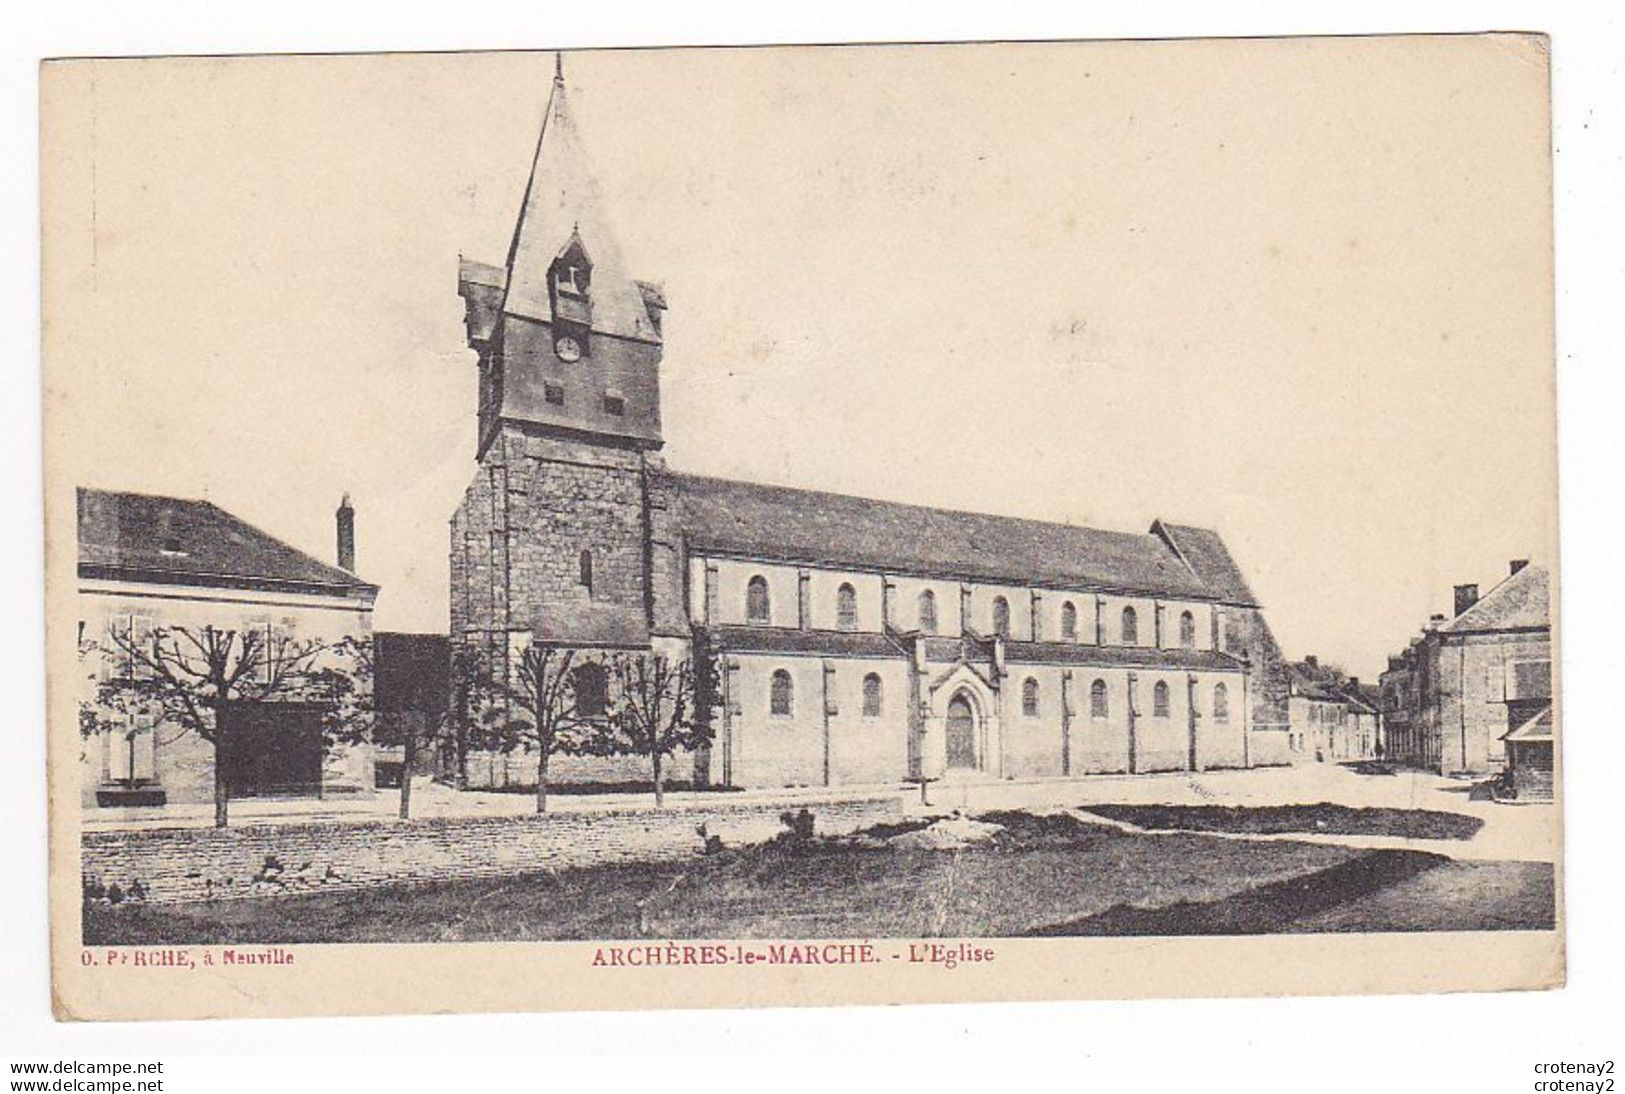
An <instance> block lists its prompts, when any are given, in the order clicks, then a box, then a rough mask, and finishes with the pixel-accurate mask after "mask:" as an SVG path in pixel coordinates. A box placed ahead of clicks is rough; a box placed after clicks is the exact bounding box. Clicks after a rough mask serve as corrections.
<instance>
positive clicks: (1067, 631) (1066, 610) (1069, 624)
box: [1061, 600, 1078, 641]
mask: <svg viewBox="0 0 1625 1094" xmlns="http://www.w3.org/2000/svg"><path fill="white" fill-rule="evenodd" d="M1061 637H1062V638H1065V639H1067V640H1069V641H1070V640H1072V639H1075V638H1077V637H1078V609H1077V608H1075V607H1073V606H1072V601H1070V600H1068V601H1067V602H1066V603H1065V604H1062V605H1061Z"/></svg>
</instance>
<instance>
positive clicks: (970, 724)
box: [946, 693, 980, 771]
mask: <svg viewBox="0 0 1625 1094" xmlns="http://www.w3.org/2000/svg"><path fill="white" fill-rule="evenodd" d="M946 743H947V752H948V757H947V760H948V770H950V771H953V770H966V769H971V770H974V769H975V768H977V767H979V766H980V765H979V764H978V763H977V762H976V712H975V711H974V710H972V709H971V705H970V700H969V699H967V698H966V697H965V695H964V694H963V693H961V694H959V695H955V696H954V697H953V699H952V700H950V701H949V703H948V718H947V727H946Z"/></svg>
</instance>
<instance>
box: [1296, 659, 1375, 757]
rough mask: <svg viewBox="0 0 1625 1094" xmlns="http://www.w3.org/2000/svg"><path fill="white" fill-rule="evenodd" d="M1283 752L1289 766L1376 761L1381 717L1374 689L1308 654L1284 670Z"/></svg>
mask: <svg viewBox="0 0 1625 1094" xmlns="http://www.w3.org/2000/svg"><path fill="white" fill-rule="evenodd" d="M1287 683H1288V692H1287V733H1288V737H1287V749H1288V753H1289V755H1288V759H1289V760H1290V761H1291V762H1292V763H1347V762H1349V761H1358V760H1370V759H1375V758H1376V757H1377V755H1378V753H1379V743H1380V741H1381V729H1380V722H1381V716H1380V712H1379V710H1378V708H1377V705H1376V702H1375V698H1374V689H1371V688H1369V687H1367V686H1366V685H1363V684H1361V683H1360V680H1359V678H1358V677H1354V676H1348V675H1346V674H1344V673H1343V672H1341V671H1340V670H1338V669H1335V668H1333V667H1332V666H1330V665H1323V664H1321V662H1320V660H1319V658H1317V657H1315V656H1314V655H1313V654H1311V655H1309V656H1307V657H1305V658H1304V659H1303V660H1302V661H1293V662H1290V663H1289V664H1288V665H1287Z"/></svg>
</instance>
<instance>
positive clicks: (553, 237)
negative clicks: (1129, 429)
mask: <svg viewBox="0 0 1625 1094" xmlns="http://www.w3.org/2000/svg"><path fill="white" fill-rule="evenodd" d="M459 293H460V295H461V296H462V298H463V300H464V302H465V307H466V326H467V337H468V344H469V346H470V348H471V349H473V350H474V352H475V354H476V355H477V371H478V378H479V380H478V386H479V397H478V403H479V410H478V422H477V430H478V441H477V460H478V467H477V469H476V471H475V474H474V477H473V481H472V482H471V483H470V485H469V487H468V489H467V491H466V493H465V495H464V498H463V500H462V503H461V504H460V505H459V506H458V508H457V511H456V514H455V515H454V517H453V518H452V521H451V536H450V541H451V543H450V546H451V551H450V556H451V557H450V568H451V606H450V607H451V642H452V646H453V648H454V650H455V649H459V648H461V649H465V650H470V651H483V652H484V654H485V655H488V656H491V657H494V658H496V659H498V660H501V659H503V658H505V657H508V658H511V657H512V656H513V655H514V653H515V652H516V651H519V650H522V649H524V648H526V647H528V646H531V645H546V646H557V647H566V648H570V649H573V650H576V651H579V653H580V655H581V657H582V659H583V660H585V661H586V662H588V664H587V665H586V666H585V667H583V668H581V669H579V670H578V671H581V672H587V673H593V674H594V678H593V680H592V681H589V682H588V683H589V684H590V685H591V686H586V687H583V688H582V689H581V690H582V691H583V693H585V694H588V695H591V696H593V697H594V698H595V701H597V700H598V699H601V697H602V688H601V686H599V682H600V681H599V676H598V675H597V674H599V673H601V672H602V670H601V669H600V668H598V667H596V665H595V664H594V662H595V661H596V660H598V659H601V658H604V657H607V656H610V655H613V654H614V653H616V652H617V651H619V652H627V651H646V650H655V651H662V652H665V653H668V654H669V655H672V656H694V657H697V658H708V659H711V660H712V662H713V663H714V664H715V665H716V667H717V676H718V679H719V683H720V689H721V695H720V696H719V699H718V702H717V704H716V709H715V718H714V722H713V726H714V730H715V736H714V739H713V741H712V744H711V746H710V747H709V748H707V749H704V750H701V751H700V752H699V753H698V754H697V755H693V756H687V757H683V758H681V760H680V763H679V764H678V765H676V766H677V770H675V771H674V772H673V776H674V778H677V779H692V780H693V781H694V782H696V783H702V784H703V783H722V784H726V785H732V786H785V785H836V784H856V783H875V782H892V781H897V780H901V779H906V778H915V779H920V778H925V779H933V778H939V777H942V776H944V775H945V774H952V775H956V776H963V777H968V778H1017V777H1036V776H1063V775H1083V774H1088V773H1096V772H1150V771H1171V770H1201V769H1205V768H1217V767H1246V766H1250V765H1255V764H1259V763H1284V762H1286V761H1287V748H1286V737H1287V734H1286V731H1285V726H1286V721H1287V719H1286V712H1285V684H1284V677H1283V673H1282V669H1281V664H1280V652H1279V649H1278V647H1277V646H1276V644H1275V640H1274V638H1273V636H1272V635H1271V634H1270V630H1269V627H1268V624H1267V623H1266V622H1265V620H1264V616H1263V613H1262V609H1261V606H1260V604H1259V602H1258V600H1257V598H1256V597H1255V596H1254V594H1253V592H1252V590H1251V588H1250V587H1249V585H1248V583H1247V581H1246V579H1245V578H1244V576H1243V573H1242V570H1241V568H1240V566H1239V565H1238V564H1237V562H1236V560H1235V559H1234V558H1233V557H1232V555H1231V553H1230V551H1229V549H1228V547H1227V546H1226V544H1225V542H1224V540H1223V539H1222V538H1221V537H1220V536H1219V535H1218V534H1217V533H1216V532H1214V531H1211V530H1208V529H1203V528H1195V527H1189V526H1186V525H1181V524H1175V523H1171V522H1164V521H1156V522H1154V523H1153V524H1152V525H1151V526H1150V528H1149V529H1147V530H1146V531H1144V532H1121V531H1105V530H1098V529H1093V528H1084V527H1076V526H1070V525H1064V524H1054V523H1045V522H1041V521H1034V520H1021V519H1015V518H1011V517H1004V516H995V515H990V514H982V513H969V512H956V511H950V510H944V509H933V508H926V507H921V506H915V505H904V504H898V503H895V502H889V501H881V500H874V499H868V498H858V497H850V496H845V495H839V494H832V493H825V492H822V491H815V490H805V489H792V488H789V487H783V486H772V485H763V484H756V483H747V482H737V481H730V480H723V479H717V478H709V477H705V476H700V475H693V474H683V473H678V472H675V471H672V470H670V469H668V468H667V467H666V466H665V463H664V460H663V458H662V456H661V454H660V450H661V448H662V445H663V436H662V423H661V404H660V361H661V356H662V349H663V338H664V332H663V323H662V319H663V313H664V312H665V310H666V307H667V301H666V298H665V295H664V293H663V291H662V290H661V288H660V287H659V286H657V285H655V284H652V283H650V282H647V281H638V280H634V279H633V278H632V277H631V275H630V273H629V271H628V270H627V269H626V268H625V265H624V262H623V259H622V256H621V252H620V249H619V246H618V245H617V241H616V238H615V235H614V233H613V231H612V230H611V227H610V222H609V220H608V218H607V217H606V215H605V212H604V209H603V205H602V201H601V198H600V195H599V193H598V187H597V184H596V181H595V179H594V177H593V175H592V172H591V169H590V168H589V166H588V163H587V160H586V159H585V157H584V156H583V154H582V151H581V147H580V140H579V136H578V134H577V132H576V130H575V127H574V124H573V122H572V118H571V115H570V110H569V106H568V98H567V94H566V90H565V85H564V81H563V78H562V76H560V77H559V78H558V79H556V80H555V81H554V85H553V89H552V95H551V98H550V100H549V103H548V107H547V111H546V116H545V120H544V124H543V128H542V133H541V137H540V139H539V142H538V145H537V148H536V152H535V158H534V162H533V164H532V167H531V172H530V178H529V182H528V185H527V186H526V189H525V195H524V199H523V204H522V207H521V210H520V213H519V218H518V222H517V224H516V226H515V228H514V232H513V237H512V242H511V244H510V247H509V250H508V255H507V258H506V261H505V262H504V263H503V264H502V265H485V264H481V263H475V262H471V261H467V260H464V261H463V262H462V264H461V268H460V275H459ZM640 771H641V768H640V767H638V766H637V764H636V763H629V761H626V760H624V759H622V760H616V759H598V758H593V759H576V760H571V759H569V758H564V759H561V760H560V761H558V762H557V763H555V765H554V767H553V772H554V774H555V775H556V776H557V777H559V778H562V779H570V778H576V779H582V780H593V781H615V780H617V779H621V778H628V777H634V776H636V775H637V774H639V773H640ZM495 777H496V776H495V775H494V774H493V778H495ZM510 777H511V773H510V772H509V771H508V770H507V769H506V768H505V770H504V772H503V774H502V775H501V778H503V779H507V778H510Z"/></svg>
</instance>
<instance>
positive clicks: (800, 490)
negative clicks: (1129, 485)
mask: <svg viewBox="0 0 1625 1094" xmlns="http://www.w3.org/2000/svg"><path fill="white" fill-rule="evenodd" d="M667 473H668V474H669V475H671V476H673V477H674V478H679V479H698V480H701V481H704V482H715V483H721V484H724V485H736V486H747V487H751V488H753V489H757V490H783V491H785V492H787V493H792V494H821V495H823V496H825V497H834V498H850V499H851V500H853V501H865V502H872V503H874V504H876V505H893V506H897V507H899V508H903V509H916V510H920V511H922V512H928V513H947V514H950V515H953V516H963V517H977V518H980V519H984V520H1007V521H1012V522H1016V523H1020V524H1035V525H1038V526H1040V527H1044V528H1070V529H1073V530H1075V531H1082V532H1095V533H1098V534H1101V535H1113V536H1124V537H1127V538H1130V539H1157V540H1159V542H1160V537H1158V536H1155V535H1153V534H1152V533H1150V532H1128V531H1122V530H1120V529H1116V528H1101V527H1098V526H1097V525H1093V524H1073V523H1071V522H1070V521H1059V520H1045V519H1043V518H1042V517H1021V516H1015V515H1014V514H1010V513H989V512H987V511H986V510H984V509H960V508H956V507H953V506H947V505H926V504H924V503H921V502H913V501H896V500H894V499H891V498H877V497H873V496H871V495H868V494H850V493H846V492H844V491H840V490H823V489H819V488H817V487H810V486H787V485H785V484H783V483H771V482H757V481H753V480H748V479H733V478H726V477H724V476H721V475H706V474H700V473H696V472H692V471H676V470H668V472H667Z"/></svg>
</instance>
